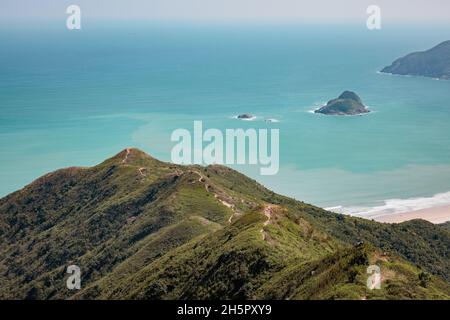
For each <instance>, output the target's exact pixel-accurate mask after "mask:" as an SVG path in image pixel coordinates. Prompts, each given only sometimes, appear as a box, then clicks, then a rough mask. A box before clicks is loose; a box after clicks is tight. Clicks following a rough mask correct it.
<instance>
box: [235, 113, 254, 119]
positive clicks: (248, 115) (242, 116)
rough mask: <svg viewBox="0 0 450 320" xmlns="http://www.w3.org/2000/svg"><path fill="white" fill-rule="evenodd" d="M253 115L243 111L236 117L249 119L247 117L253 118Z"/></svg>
mask: <svg viewBox="0 0 450 320" xmlns="http://www.w3.org/2000/svg"><path fill="white" fill-rule="evenodd" d="M254 117H255V116H254V115H252V114H249V113H243V114H240V115H238V116H237V118H238V119H242V120H249V119H253V118H254Z"/></svg>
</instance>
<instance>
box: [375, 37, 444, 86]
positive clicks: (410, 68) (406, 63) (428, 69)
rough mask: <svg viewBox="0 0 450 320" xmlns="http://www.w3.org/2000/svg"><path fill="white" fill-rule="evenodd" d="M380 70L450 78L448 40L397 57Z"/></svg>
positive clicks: (399, 73)
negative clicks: (425, 49)
mask: <svg viewBox="0 0 450 320" xmlns="http://www.w3.org/2000/svg"><path fill="white" fill-rule="evenodd" d="M381 72H384V73H392V74H398V75H410V76H423V77H431V78H436V79H442V80H450V40H448V41H444V42H442V43H440V44H438V45H437V46H435V47H433V48H431V49H429V50H427V51H421V52H413V53H410V54H408V55H406V56H404V57H403V58H400V59H397V60H395V61H394V62H393V63H392V64H391V65H390V66H388V67H385V68H384V69H383V70H381Z"/></svg>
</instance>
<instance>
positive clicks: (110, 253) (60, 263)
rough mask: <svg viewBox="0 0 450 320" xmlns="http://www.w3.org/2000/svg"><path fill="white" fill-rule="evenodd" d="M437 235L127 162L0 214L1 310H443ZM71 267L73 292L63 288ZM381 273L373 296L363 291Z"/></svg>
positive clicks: (55, 182)
mask: <svg viewBox="0 0 450 320" xmlns="http://www.w3.org/2000/svg"><path fill="white" fill-rule="evenodd" d="M449 245H450V233H449V232H448V230H446V229H445V228H442V227H440V226H435V225H433V224H431V223H428V222H425V221H421V220H416V221H411V222H408V223H402V224H398V225H390V224H381V223H377V222H373V221H369V220H363V219H359V218H352V217H348V216H343V215H339V214H335V213H331V212H327V211H325V210H323V209H320V208H317V207H314V206H311V205H308V204H305V203H303V202H298V201H295V200H293V199H290V198H287V197H283V196H280V195H277V194H275V193H273V192H271V191H270V190H268V189H266V188H264V187H263V186H261V185H260V184H258V183H257V182H255V181H254V180H251V179H249V178H247V177H246V176H244V175H242V174H240V173H238V172H236V171H234V170H231V169H229V168H226V167H223V166H217V165H214V166H208V167H200V166H178V165H173V164H170V163H164V162H160V161H158V160H156V159H154V158H152V157H150V156H148V155H147V154H145V153H143V152H142V151H140V150H138V149H127V150H124V151H122V152H120V153H119V154H117V155H116V156H114V157H112V158H110V159H108V160H106V161H104V162H103V163H101V164H99V165H97V166H94V167H91V168H68V169H62V170H58V171H55V172H53V173H50V174H47V175H45V176H43V177H41V178H39V179H37V180H36V181H35V182H33V183H31V184H30V185H28V186H26V187H25V188H23V189H22V190H19V191H17V192H14V193H12V194H10V195H8V196H7V197H5V198H3V199H1V200H0V281H1V283H2V287H1V288H0V298H3V299H4V298H15V299H23V298H28V299H67V298H71V299H111V298H113V299H125V298H130V299H190V298H195V299H219V298H223V299H237V298H242V299H272V298H273V299H339V298H349V299H402V298H408V299H426V298H444V299H448V298H450V284H449V282H448V281H449V280H450V279H449V275H448V270H449V267H450V260H449V257H448V248H449ZM70 264H76V265H78V266H80V268H81V272H82V289H81V290H80V291H69V290H68V289H66V287H65V279H66V278H67V274H66V273H65V268H66V267H67V266H68V265H70ZM369 264H377V265H379V266H380V267H381V273H382V289H381V290H368V289H367V288H366V279H367V274H366V268H367V266H368V265H369Z"/></svg>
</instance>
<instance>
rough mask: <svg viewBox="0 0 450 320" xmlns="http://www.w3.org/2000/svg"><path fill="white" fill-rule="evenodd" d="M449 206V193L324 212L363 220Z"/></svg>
mask: <svg viewBox="0 0 450 320" xmlns="http://www.w3.org/2000/svg"><path fill="white" fill-rule="evenodd" d="M445 205H450V192H445V193H438V194H435V195H434V196H431V197H416V198H409V199H388V200H384V201H383V204H382V205H379V206H374V207H358V206H349V207H345V206H335V207H330V208H326V210H329V211H333V212H337V213H343V214H348V215H353V216H360V217H364V218H375V217H381V216H385V215H391V214H397V213H404V212H411V211H416V210H422V209H429V208H435V207H441V206H445Z"/></svg>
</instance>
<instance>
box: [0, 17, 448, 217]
mask: <svg viewBox="0 0 450 320" xmlns="http://www.w3.org/2000/svg"><path fill="white" fill-rule="evenodd" d="M448 39H450V25H434V26H418V25H402V26H400V25H392V26H389V25H385V26H383V29H382V30H378V31H369V30H367V29H366V27H365V25H364V24H361V25H357V24H354V25H301V24H299V25H280V24H278V25H256V24H253V25H250V24H248V25H231V24H229V25H226V24H221V25H220V24H169V23H143V22H142V23H136V22H134V23H131V22H125V21H122V22H117V21H116V22H110V21H103V22H96V23H95V24H90V23H89V21H88V22H85V23H84V24H83V29H82V30H78V31H69V30H67V29H65V23H64V22H61V23H59V24H50V23H49V24H41V25H36V26H34V25H26V26H24V25H21V26H18V25H1V26H0V49H1V50H0V150H1V151H0V196H4V195H6V194H8V193H10V192H12V191H14V190H17V189H19V188H21V187H23V186H24V185H26V184H27V183H29V182H31V181H32V180H34V179H35V178H37V177H39V176H40V175H42V174H44V173H47V172H49V171H53V170H55V169H58V168H61V167H67V166H90V165H94V164H96V163H99V162H101V161H102V160H104V159H105V158H108V157H110V156H112V155H114V154H116V153H117V152H119V151H120V150H122V149H124V148H126V147H129V146H135V147H139V148H141V149H143V150H144V151H146V152H147V153H149V154H151V155H153V156H155V157H158V158H160V159H163V160H170V150H171V148H172V146H173V145H174V143H172V142H170V134H171V132H172V131H173V130H174V129H177V128H187V129H191V130H192V127H193V121H194V120H202V121H203V124H204V126H205V127H211V128H219V129H225V128H279V129H280V165H281V169H280V172H279V174H278V175H275V176H260V175H259V174H258V168H259V167H248V166H240V167H236V168H237V169H238V170H240V171H242V172H244V173H246V174H249V175H251V176H252V177H253V178H255V179H257V180H258V181H260V182H262V183H263V184H264V185H266V186H267V187H269V188H271V189H273V190H275V191H276V192H278V193H282V194H286V195H289V196H293V197H295V198H297V199H300V200H304V201H306V202H310V203H313V204H316V205H319V206H323V207H339V208H337V209H336V210H341V211H344V212H360V211H364V212H371V210H373V207H378V208H377V209H376V210H379V211H380V210H381V211H383V212H395V211H405V210H411V209H419V208H423V207H429V206H435V205H439V204H447V203H450V192H449V191H450V81H438V80H434V79H427V78H421V77H403V76H392V75H387V74H380V73H377V71H378V70H380V69H381V68H382V67H384V66H386V65H389V64H390V63H391V62H392V61H393V60H395V59H396V58H398V57H400V56H403V55H405V54H407V53H409V52H411V51H417V50H424V49H428V48H430V47H432V46H434V45H436V44H438V43H439V42H441V41H444V40H448ZM344 90H352V91H355V92H356V93H358V94H359V95H360V97H361V98H362V99H363V101H364V102H365V104H367V105H368V106H369V107H370V108H371V109H372V111H373V112H372V113H370V114H368V115H365V116H356V117H333V116H323V115H316V114H313V113H311V112H310V111H311V110H313V109H314V108H316V107H318V106H320V104H322V103H324V102H326V101H327V100H329V99H332V98H335V97H336V96H338V95H339V94H340V93H341V92H342V91H344ZM240 113H252V114H255V115H256V116H257V118H256V119H255V120H254V121H245V122H244V121H239V120H236V119H233V118H232V117H233V116H235V115H237V114H240ZM266 118H274V119H277V120H279V122H276V123H266V122H264V121H263V120H264V119H266ZM362 208H364V209H362ZM371 208H372V209H371Z"/></svg>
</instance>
